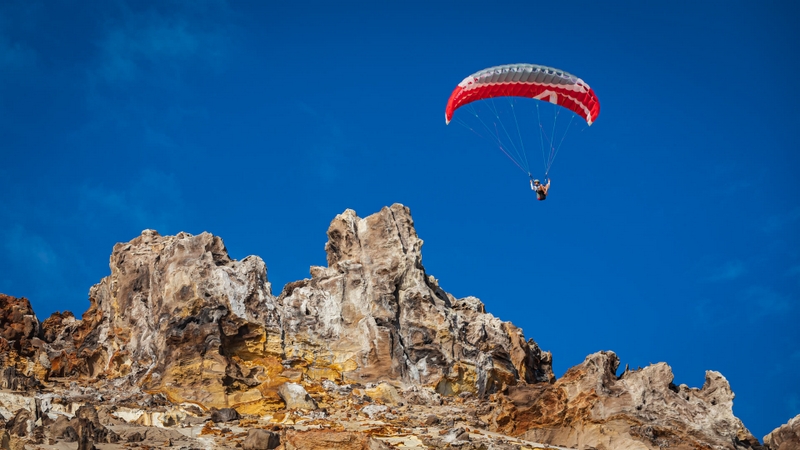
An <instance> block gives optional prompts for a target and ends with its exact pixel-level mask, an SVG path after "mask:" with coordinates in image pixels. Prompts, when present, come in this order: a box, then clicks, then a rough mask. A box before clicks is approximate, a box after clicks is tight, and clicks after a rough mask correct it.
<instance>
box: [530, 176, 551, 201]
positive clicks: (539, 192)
mask: <svg viewBox="0 0 800 450" xmlns="http://www.w3.org/2000/svg"><path fill="white" fill-rule="evenodd" d="M528 176H529V177H530V179H531V189H533V192H535V193H536V200H539V201H543V200H547V194H546V193H545V191H544V185H543V184H541V183H539V184H534V183H533V182H534V180H533V175H531V174H530V173H529V174H528ZM544 179H545V181H547V174H545V177H544ZM536 181H539V180H536ZM547 182H548V183H549V181H547Z"/></svg>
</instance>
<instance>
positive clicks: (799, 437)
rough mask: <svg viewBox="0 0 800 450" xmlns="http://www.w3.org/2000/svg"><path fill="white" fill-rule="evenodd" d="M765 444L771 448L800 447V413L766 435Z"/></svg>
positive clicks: (782, 449)
mask: <svg viewBox="0 0 800 450" xmlns="http://www.w3.org/2000/svg"><path fill="white" fill-rule="evenodd" d="M764 445H766V446H767V447H768V448H769V449H770V450H797V449H800V415H797V416H795V417H794V418H793V419H792V420H790V421H789V422H788V423H786V424H784V425H781V426H780V427H778V428H776V429H775V430H773V431H772V433H770V434H768V435H766V436H764Z"/></svg>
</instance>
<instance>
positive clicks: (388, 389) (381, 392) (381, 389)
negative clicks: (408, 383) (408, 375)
mask: <svg viewBox="0 0 800 450" xmlns="http://www.w3.org/2000/svg"><path fill="white" fill-rule="evenodd" d="M364 394H366V395H368V396H369V397H370V398H371V399H372V400H374V401H377V402H380V403H382V404H384V405H398V404H400V403H402V402H403V398H402V397H401V396H400V393H399V392H397V389H396V388H395V387H394V386H392V385H391V384H389V383H386V382H383V383H379V384H378V385H377V386H374V387H371V388H367V389H364Z"/></svg>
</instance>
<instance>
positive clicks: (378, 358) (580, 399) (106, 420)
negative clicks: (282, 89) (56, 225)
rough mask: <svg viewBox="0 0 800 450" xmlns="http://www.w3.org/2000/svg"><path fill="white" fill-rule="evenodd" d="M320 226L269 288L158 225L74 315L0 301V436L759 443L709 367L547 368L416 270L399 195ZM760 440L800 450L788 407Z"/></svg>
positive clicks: (79, 440)
mask: <svg viewBox="0 0 800 450" xmlns="http://www.w3.org/2000/svg"><path fill="white" fill-rule="evenodd" d="M327 235H328V242H327V244H326V245H325V251H326V253H327V266H326V267H312V268H311V271H310V272H311V273H310V278H308V279H304V280H300V281H296V282H293V283H289V284H287V285H286V286H285V287H284V288H283V291H282V293H281V294H280V295H278V296H277V297H276V296H275V295H273V293H272V290H271V286H270V283H269V281H268V279H267V268H266V265H265V264H264V262H263V261H262V260H261V258H259V257H256V256H249V257H247V258H244V259H243V260H241V261H236V260H232V259H231V258H230V257H229V256H228V253H227V250H226V249H225V246H224V244H223V242H222V240H221V239H220V238H219V237H217V236H213V235H211V234H208V233H202V234H200V235H196V236H193V235H190V234H187V233H180V234H178V235H176V236H161V235H159V234H158V233H157V232H155V231H153V230H145V231H144V232H142V234H141V235H140V236H138V237H136V238H135V239H133V240H132V241H130V242H127V243H121V244H117V245H116V246H114V249H113V252H112V254H111V258H110V268H111V273H110V275H109V276H107V277H105V278H104V279H102V280H101V281H100V282H99V283H98V284H96V285H95V286H93V287H92V288H91V290H90V298H89V300H90V307H89V309H88V310H87V311H86V312H85V313H84V314H83V315H82V317H81V318H80V319H78V318H76V317H75V316H73V314H72V313H70V312H63V313H60V312H57V313H54V314H52V315H51V316H50V317H49V318H48V319H47V320H45V321H44V322H42V323H39V321H38V319H37V318H36V316H35V315H34V314H33V311H32V309H31V308H30V304H29V303H28V301H27V300H25V299H17V298H13V297H8V296H4V295H0V350H2V352H0V365H1V367H2V369H3V372H2V375H3V376H2V387H3V388H4V390H3V391H0V416H2V417H0V424H2V425H3V426H2V427H0V429H2V430H3V433H0V448H7V447H8V448H14V446H17V447H19V448H21V447H20V446H22V445H26V444H30V445H35V446H36V448H53V449H55V448H74V447H75V446H78V447H79V448H91V446H92V445H94V444H97V445H98V446H101V445H102V447H101V448H103V449H109V448H131V447H165V446H175V447H178V448H181V447H183V448H282V449H290V448H298V449H299V448H309V449H310V448H373V449H379V448H407V449H411V448H417V449H423V448H444V447H453V448H456V447H457V448H462V449H478V448H485V449H523V448H545V447H546V446H548V445H549V446H550V447H549V448H576V449H577V448H585V449H598V450H600V449H658V448H675V449H748V448H750V449H757V448H762V447H761V446H760V445H759V443H758V441H757V440H756V439H755V438H753V437H752V436H751V435H750V433H749V432H748V431H747V429H746V428H745V427H744V425H743V424H742V423H741V421H739V419H737V418H736V417H735V416H734V415H733V413H732V402H733V398H734V396H733V393H732V391H731V389H730V386H729V385H728V382H727V381H726V380H725V378H724V377H723V376H722V375H721V374H719V373H717V372H713V371H709V372H707V373H706V382H705V384H704V386H702V387H701V388H689V387H687V386H684V385H681V386H675V385H674V384H673V375H672V371H671V369H670V367H669V366H668V365H667V364H665V363H659V364H654V365H651V366H648V367H645V368H641V369H637V370H627V369H626V370H624V371H623V372H622V373H621V374H619V375H618V374H617V372H618V365H619V360H618V358H617V356H616V355H615V354H614V353H613V352H599V353H596V354H593V355H589V356H588V357H587V358H586V360H585V361H584V362H583V363H582V364H580V365H578V366H576V367H573V368H572V369H570V370H569V371H568V372H567V373H566V374H565V375H564V376H563V377H562V378H561V379H558V380H556V379H555V377H554V375H553V372H552V369H551V363H552V360H551V355H550V354H549V353H548V352H544V351H542V350H540V349H539V347H538V346H537V345H536V343H535V342H534V341H533V340H532V339H528V340H526V338H525V336H524V335H523V333H522V330H520V329H519V328H517V327H515V326H514V325H513V324H511V323H509V322H503V321H502V320H500V319H498V318H496V317H494V316H492V315H491V314H489V313H487V312H486V311H485V307H484V305H483V303H481V301H480V300H478V299H477V298H474V297H466V298H461V299H457V298H454V297H453V296H452V295H450V294H448V293H447V292H446V291H445V290H444V289H443V288H442V287H441V286H440V285H439V282H438V281H437V280H436V279H435V278H434V277H433V276H431V275H429V274H428V273H426V271H425V269H424V267H423V265H422V253H421V249H422V240H421V239H419V237H418V236H417V234H416V231H415V229H414V223H413V220H412V218H411V215H410V213H409V210H408V208H406V207H404V206H402V205H397V204H396V205H393V206H391V207H387V208H383V209H382V210H381V211H380V212H378V213H375V214H373V215H370V216H368V217H366V218H360V217H358V216H357V215H356V213H355V212H354V211H352V210H347V211H345V212H344V213H342V214H341V215H338V216H336V217H335V218H334V219H333V221H332V222H331V225H330V227H329V229H328V233H327ZM500 281H501V280H498V282H500ZM542 320H547V318H542ZM765 442H766V443H767V445H768V447H763V448H770V449H773V450H775V449H781V450H785V449H788V448H797V447H796V443H797V419H793V421H792V422H790V423H789V424H787V425H785V426H783V427H781V428H779V429H776V431H774V432H773V433H771V434H770V435H769V436H767V437H766V438H765ZM67 444H69V445H72V447H64V445H67ZM793 446H795V447H793Z"/></svg>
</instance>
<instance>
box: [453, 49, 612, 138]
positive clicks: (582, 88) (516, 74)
mask: <svg viewBox="0 0 800 450" xmlns="http://www.w3.org/2000/svg"><path fill="white" fill-rule="evenodd" d="M493 97H528V98H534V99H538V100H543V101H548V102H550V103H553V104H556V105H560V106H563V107H565V108H567V109H569V110H571V111H572V112H574V113H575V114H578V115H579V116H581V117H582V118H583V119H584V120H586V123H587V124H589V125H591V124H592V122H594V121H595V119H597V116H598V115H599V114H600V102H599V101H598V100H597V96H596V95H595V94H594V91H593V90H592V88H590V87H589V85H588V84H586V83H585V82H584V81H583V80H581V79H580V78H578V77H576V76H574V75H571V74H569V73H567V72H564V71H562V70H558V69H554V68H552V67H546V66H539V65H536V64H508V65H504V66H495V67H490V68H488V69H484V70H481V71H479V72H476V73H474V74H472V75H470V76H468V77H466V78H464V81H462V82H461V83H458V86H456V88H455V89H454V90H453V93H452V94H450V99H449V100H448V101H447V108H445V113H444V118H445V122H446V123H448V124H449V123H450V120H451V119H452V118H453V113H454V112H455V111H456V109H458V108H460V107H462V106H464V105H466V104H468V103H472V102H474V101H477V100H484V99H487V98H493Z"/></svg>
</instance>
